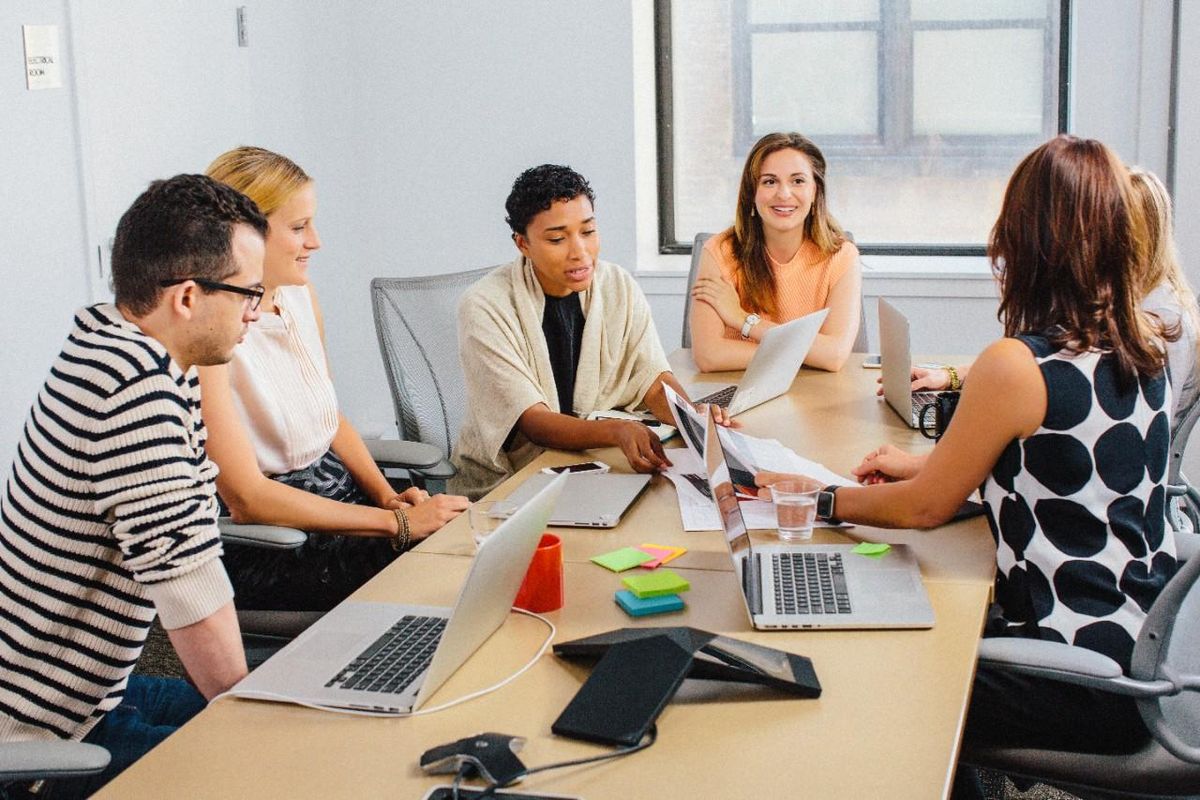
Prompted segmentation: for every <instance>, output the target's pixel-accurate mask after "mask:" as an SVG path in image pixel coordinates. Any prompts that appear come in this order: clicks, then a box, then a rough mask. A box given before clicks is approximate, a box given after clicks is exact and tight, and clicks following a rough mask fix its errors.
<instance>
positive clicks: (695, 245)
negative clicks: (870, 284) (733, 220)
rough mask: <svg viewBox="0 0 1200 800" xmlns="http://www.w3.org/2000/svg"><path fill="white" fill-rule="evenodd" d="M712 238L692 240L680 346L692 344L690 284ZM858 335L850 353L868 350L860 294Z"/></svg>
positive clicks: (848, 234)
mask: <svg viewBox="0 0 1200 800" xmlns="http://www.w3.org/2000/svg"><path fill="white" fill-rule="evenodd" d="M843 233H844V234H845V235H846V238H847V239H849V240H850V241H852V242H853V241H854V234H853V233H851V232H850V231H843ZM710 238H712V234H711V233H697V234H696V238H695V239H694V240H693V241H692V265H691V267H690V268H689V269H688V279H687V294H685V295H684V296H683V335H682V336H681V337H680V341H681V346H682V347H691V346H692V284H694V283H695V282H696V273H697V272H698V271H699V270H700V251H701V250H703V249H704V243H705V242H707V241H708V240H709V239H710ZM858 300H859V302H858V335H857V336H856V337H854V346H853V347H852V348H850V352H852V353H866V352H869V350H870V340H869V338H868V337H867V311H866V309H865V308H864V307H863V303H862V296H861V295H860V296H859V298H858Z"/></svg>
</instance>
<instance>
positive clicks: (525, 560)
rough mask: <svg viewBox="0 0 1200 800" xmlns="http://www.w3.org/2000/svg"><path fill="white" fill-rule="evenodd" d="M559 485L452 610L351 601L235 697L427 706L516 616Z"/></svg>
mask: <svg viewBox="0 0 1200 800" xmlns="http://www.w3.org/2000/svg"><path fill="white" fill-rule="evenodd" d="M547 477H551V476H547ZM552 477H553V480H552V481H551V482H550V484H549V485H548V486H546V487H545V488H544V489H543V490H542V491H540V492H538V494H537V495H536V496H535V497H532V498H531V499H530V500H529V502H528V503H526V504H525V505H523V506H522V507H521V508H520V509H519V510H518V511H517V512H516V513H515V514H513V515H512V517H510V518H509V519H507V520H505V521H504V522H503V523H502V524H501V525H500V527H498V528H497V529H496V532H495V533H493V534H492V535H491V536H489V537H488V539H487V541H485V542H484V544H483V546H482V547H480V548H479V552H478V553H477V554H476V555H475V561H474V563H473V564H472V565H471V571H470V573H469V574H468V575H467V579H466V581H465V582H464V583H463V586H462V589H461V590H460V592H459V595H458V602H456V603H455V605H454V608H453V609H449V608H443V607H436V606H407V605H400V604H397V603H355V602H345V603H342V604H341V605H339V606H337V607H336V608H334V609H333V610H332V611H330V612H329V613H328V614H326V615H325V616H324V617H322V618H321V619H320V620H319V621H318V622H317V623H316V624H315V625H313V626H312V627H311V628H309V629H308V630H306V631H305V632H304V633H302V634H300V635H299V636H298V637H296V639H295V640H294V641H292V642H291V643H290V644H288V645H287V646H286V647H284V648H283V649H282V650H280V651H279V652H278V653H276V654H275V656H274V657H272V658H271V659H270V660H268V661H267V662H266V663H265V664H263V665H262V666H261V667H259V668H258V669H256V670H254V672H252V673H250V675H249V676H247V677H246V678H245V679H243V680H242V681H241V682H240V683H238V684H237V685H236V686H234V687H233V689H232V690H230V693H231V694H233V695H235V696H237V697H248V698H253V699H258V700H278V701H283V702H293V703H304V704H307V705H318V706H328V707H333V708H352V709H359V710H365V711H378V712H386V713H401V712H406V711H412V710H414V709H417V708H420V707H421V705H422V704H424V703H425V701H426V700H428V699H429V697H430V696H431V695H432V694H433V693H434V692H436V691H437V690H438V688H440V687H441V685H442V684H443V683H445V682H446V680H447V679H448V678H449V677H450V676H451V675H453V674H454V673H455V672H456V671H457V670H458V668H459V667H461V666H462V665H463V664H464V663H465V662H466V660H467V659H468V658H469V657H470V656H471V654H472V653H474V652H475V651H476V650H477V649H479V646H480V645H481V644H483V643H484V642H485V641H486V640H487V639H488V637H489V636H491V635H492V634H493V633H494V632H495V631H496V629H497V628H499V627H500V625H501V623H503V622H504V619H505V617H507V616H508V613H509V609H510V608H511V607H512V602H513V600H514V599H515V598H516V596H517V590H518V589H519V588H520V587H521V580H522V579H523V578H524V577H525V571H526V570H527V569H528V568H529V562H530V560H531V559H532V558H533V552H534V550H535V549H536V548H537V544H538V541H539V540H540V539H541V535H542V531H543V530H544V529H545V527H546V521H547V520H548V519H549V518H550V509H551V508H553V507H554V503H555V501H556V500H558V496H559V493H560V492H561V491H562V489H563V485H564V483H565V481H566V476H565V475H556V476H552Z"/></svg>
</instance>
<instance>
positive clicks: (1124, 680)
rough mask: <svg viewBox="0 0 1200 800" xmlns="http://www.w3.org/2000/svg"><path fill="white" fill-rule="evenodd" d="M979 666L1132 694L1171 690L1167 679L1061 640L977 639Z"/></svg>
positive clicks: (1161, 693)
mask: <svg viewBox="0 0 1200 800" xmlns="http://www.w3.org/2000/svg"><path fill="white" fill-rule="evenodd" d="M979 666H981V667H987V668H989V669H1003V670H1010V671H1012V672H1017V673H1020V674H1023V675H1031V676H1033V677H1037V678H1049V679H1050V680H1056V681H1061V682H1063V683H1072V684H1075V685H1076V686H1086V687H1088V688H1091V689H1100V690H1102V691H1106V692H1112V693H1113V694H1121V695H1128V696H1131V697H1159V696H1162V695H1167V694H1172V693H1174V692H1175V687H1174V686H1172V684H1171V682H1170V681H1165V680H1160V681H1139V680H1134V679H1133V678H1130V677H1127V676H1126V675H1125V674H1124V673H1123V672H1122V671H1121V665H1120V664H1118V663H1117V662H1116V661H1113V660H1112V659H1111V658H1109V657H1108V656H1106V655H1102V654H1101V653H1097V652H1096V651H1094V650H1088V649H1087V648H1085V647H1075V646H1073V645H1069V644H1062V643H1061V642H1048V641H1043V640H1040V639H1021V638H1018V637H1007V636H997V637H991V638H987V639H984V640H983V641H981V642H980V643H979Z"/></svg>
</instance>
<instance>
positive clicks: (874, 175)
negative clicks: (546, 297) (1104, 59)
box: [656, 0, 1068, 254]
mask: <svg viewBox="0 0 1200 800" xmlns="http://www.w3.org/2000/svg"><path fill="white" fill-rule="evenodd" d="M1065 7H1066V0H688V2H677V3H671V2H670V1H669V0H657V2H656V39H657V48H658V62H657V63H658V98H659V99H658V102H659V202H660V249H661V250H662V251H663V252H676V253H677V252H686V251H687V250H688V249H689V247H690V242H691V239H692V238H693V237H694V235H695V234H696V233H697V232H701V231H715V230H721V229H724V228H725V227H727V226H728V225H729V223H730V221H731V219H732V215H733V206H734V202H735V200H736V194H737V184H738V178H739V176H740V173H741V168H742V163H743V161H744V159H745V156H746V153H747V152H749V150H750V148H751V146H752V145H753V144H754V142H755V141H756V140H757V139H758V138H759V137H760V136H762V135H763V134H766V133H769V132H771V131H779V130H795V131H800V132H801V133H804V134H805V135H806V136H808V137H809V138H811V139H813V140H814V141H815V142H816V143H817V144H818V145H819V146H820V147H821V149H822V150H823V151H824V153H825V156H826V160H827V161H828V164H829V166H828V175H827V186H828V191H829V200H830V206H831V208H832V210H833V213H834V215H835V216H836V217H837V218H838V220H839V222H841V223H842V225H843V226H844V227H845V228H847V229H849V230H851V231H853V232H854V235H855V238H856V240H857V241H858V243H859V246H860V249H862V250H863V251H864V252H877V253H935V254H944V253H954V254H976V253H982V252H983V243H984V242H985V241H986V238H987V233H988V231H989V230H990V228H991V225H992V222H993V221H994V220H995V218H996V215H997V213H998V212H999V207H1000V200H1001V197H1002V194H1003V191H1004V186H1005V184H1006V183H1007V180H1008V176H1009V175H1010V174H1011V172H1012V170H1013V168H1014V167H1015V165H1016V163H1017V162H1018V161H1019V160H1020V159H1021V157H1022V156H1023V155H1024V154H1025V153H1027V152H1029V151H1030V150H1032V149H1033V148H1034V147H1036V146H1037V145H1038V144H1039V143H1040V142H1042V141H1044V140H1045V139H1047V138H1048V137H1050V136H1052V135H1053V134H1054V133H1056V132H1057V131H1060V130H1064V129H1065V110H1066V103H1065V101H1066V97H1065V92H1060V91H1059V87H1060V85H1061V86H1064V87H1065V86H1066V81H1065V75H1064V74H1063V72H1064V69H1065V68H1064V64H1065V58H1064V57H1065V47H1064V45H1063V42H1064V41H1065V39H1066V32H1065V27H1066V25H1065V23H1066V20H1067V19H1068V16H1067V13H1066V8H1065Z"/></svg>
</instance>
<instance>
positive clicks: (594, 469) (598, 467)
mask: <svg viewBox="0 0 1200 800" xmlns="http://www.w3.org/2000/svg"><path fill="white" fill-rule="evenodd" d="M609 469H611V467H609V466H608V464H605V463H604V462H603V461H584V462H582V463H579V464H565V465H563V466H561V467H546V468H544V469H543V470H542V472H544V473H546V474H547V475H560V474H562V473H564V472H569V473H571V474H572V475H574V474H577V473H583V472H590V473H592V474H593V475H603V474H604V473H606V472H608V471H609Z"/></svg>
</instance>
